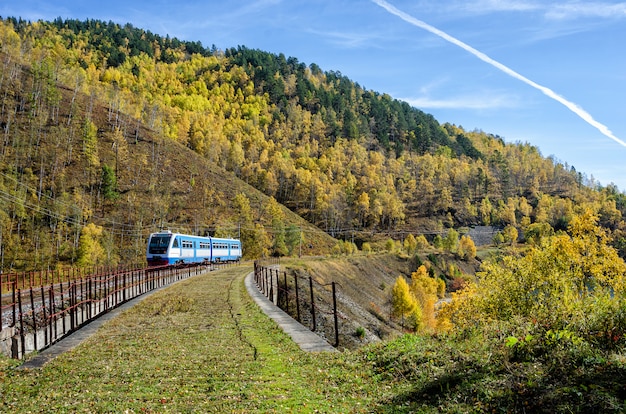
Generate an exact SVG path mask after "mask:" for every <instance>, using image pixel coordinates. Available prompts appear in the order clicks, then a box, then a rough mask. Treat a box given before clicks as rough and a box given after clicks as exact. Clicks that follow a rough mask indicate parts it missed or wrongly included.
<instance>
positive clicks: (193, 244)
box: [146, 230, 242, 267]
mask: <svg viewBox="0 0 626 414" xmlns="http://www.w3.org/2000/svg"><path fill="white" fill-rule="evenodd" d="M241 253H242V249H241V241H239V240H237V239H226V238H216V237H200V236H192V235H188V234H181V233H172V232H171V231H169V230H167V231H160V232H158V233H152V234H151V235H150V237H149V238H148V247H147V252H146V259H147V261H148V266H151V267H152V266H167V265H178V264H200V263H220V262H236V261H239V260H240V259H241Z"/></svg>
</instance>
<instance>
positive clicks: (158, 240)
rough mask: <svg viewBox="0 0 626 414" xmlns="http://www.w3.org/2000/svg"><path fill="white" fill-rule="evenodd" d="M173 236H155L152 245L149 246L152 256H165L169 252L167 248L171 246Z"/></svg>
mask: <svg viewBox="0 0 626 414" xmlns="http://www.w3.org/2000/svg"><path fill="white" fill-rule="evenodd" d="M171 238H172V235H171V234H159V235H154V236H152V238H151V239H150V245H149V246H148V252H149V253H152V254H163V253H165V251H166V250H167V246H169V244H170V239H171Z"/></svg>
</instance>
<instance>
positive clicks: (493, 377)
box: [0, 266, 626, 413]
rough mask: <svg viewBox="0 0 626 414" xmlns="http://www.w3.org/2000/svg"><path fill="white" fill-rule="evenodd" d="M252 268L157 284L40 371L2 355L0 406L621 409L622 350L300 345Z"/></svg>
mask: <svg viewBox="0 0 626 414" xmlns="http://www.w3.org/2000/svg"><path fill="white" fill-rule="evenodd" d="M250 270H251V269H250V267H247V266H241V267H235V268H231V269H226V270H221V271H217V272H213V273H209V274H207V275H203V276H198V277H194V278H191V279H188V280H186V281H182V282H179V283H178V284H176V285H174V286H172V287H170V288H168V289H166V290H164V291H161V292H158V293H156V294H154V295H153V296H151V297H149V298H147V299H145V300H144V301H143V302H141V303H140V304H138V305H137V306H135V307H134V308H132V309H130V310H128V311H126V312H124V313H123V314H122V315H121V316H119V317H117V318H116V319H114V320H112V321H110V322H109V323H107V324H106V325H104V326H103V327H102V328H101V329H100V330H99V331H98V332H97V333H96V334H95V335H94V336H93V337H91V338H90V339H89V340H88V341H87V342H85V343H83V344H82V345H81V346H79V347H77V348H76V349H74V350H73V351H71V352H68V353H66V354H63V355H62V356H60V357H58V358H57V359H55V360H53V361H51V362H50V363H48V364H47V365H46V366H45V367H44V368H43V369H41V370H17V369H15V367H16V366H17V365H19V364H20V362H19V361H12V360H9V359H0V412H11V413H22V412H55V413H56V412H86V413H87V412H88V413H92V412H136V413H140V412H159V413H160V412H199V413H204V412H216V413H254V412H259V413H267V412H280V413H282V412H296V413H307V412H322V413H441V412H444V413H474V412H475V413H482V412H490V413H491V412H550V413H552V412H624V410H626V404H625V402H624V401H625V398H626V385H625V384H626V358H625V357H624V353H623V352H622V353H619V352H616V353H614V354H613V355H611V356H608V357H606V358H592V357H593V355H586V357H587V358H586V359H584V360H581V359H579V358H577V356H576V355H573V356H572V355H571V354H567V353H563V354H558V355H557V354H552V356H554V357H559V360H558V361H556V360H554V359H542V358H534V359H529V358H528V359H519V358H515V357H514V356H513V355H512V353H511V350H510V349H509V348H507V346H506V345H505V341H503V340H502V338H498V337H497V336H495V335H484V334H483V333H480V332H478V333H476V334H475V335H466V336H465V337H453V336H445V335H439V336H417V335H405V336H402V337H401V338H399V339H397V340H394V341H389V342H381V343H379V344H375V345H369V346H366V347H363V348H362V349H360V350H358V351H352V352H351V351H346V352H343V353H336V354H331V353H323V354H309V353H304V352H302V351H301V350H300V349H299V348H298V346H297V345H295V344H294V343H293V342H292V341H291V339H290V338H289V337H288V336H287V335H286V334H284V333H283V332H282V331H281V330H280V329H279V328H278V327H277V326H276V325H275V324H274V323H273V322H272V321H271V320H269V319H268V318H267V317H266V316H265V315H264V314H262V313H261V312H260V310H259V309H258V307H257V306H256V305H255V304H254V303H253V302H252V301H251V299H250V298H249V297H248V295H247V293H246V291H245V287H244V285H243V276H244V275H245V274H247V273H248V272H249V271H250ZM622 351H623V349H622ZM560 362H563V363H560Z"/></svg>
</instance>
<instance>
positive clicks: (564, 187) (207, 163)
mask: <svg viewBox="0 0 626 414" xmlns="http://www.w3.org/2000/svg"><path fill="white" fill-rule="evenodd" d="M0 41H1V43H2V45H3V46H2V55H1V56H0V58H1V59H2V68H1V69H2V77H1V78H0V97H1V99H2V105H1V106H0V125H1V126H2V128H3V140H2V147H1V148H0V154H1V158H0V167H1V169H2V172H3V174H4V175H3V176H2V183H1V184H2V186H3V188H2V191H3V194H4V196H3V199H2V200H1V202H2V203H3V205H2V207H3V210H2V211H3V215H2V217H0V221H1V225H2V233H1V234H2V242H3V243H2V246H3V248H2V252H1V253H2V254H1V260H0V261H1V263H0V267H2V268H3V269H25V268H32V267H51V266H56V265H57V264H59V265H63V264H68V263H75V262H76V261H79V260H80V257H79V256H80V254H79V244H80V243H79V242H80V231H81V227H82V226H83V225H85V224H87V223H89V222H91V221H94V222H96V224H98V225H99V226H101V227H102V228H103V233H102V237H101V238H102V239H101V240H100V243H101V244H102V246H103V250H104V253H103V254H102V255H101V257H99V258H97V261H98V262H99V263H109V264H110V263H115V262H119V261H134V260H140V258H141V256H142V254H143V246H142V245H143V239H144V238H145V236H146V235H147V233H148V232H149V231H150V230H154V229H158V228H163V227H169V228H172V229H179V230H185V231H191V232H194V233H196V232H197V233H203V232H205V231H207V230H208V231H210V232H212V233H213V234H225V235H228V234H231V235H232V234H235V232H237V234H241V235H242V238H245V239H246V243H245V244H246V245H247V247H248V249H249V251H248V253H249V255H248V257H259V256H261V255H263V254H275V255H284V254H289V253H290V250H291V253H293V251H294V246H295V244H298V247H300V246H303V247H304V251H303V253H304V254H308V253H318V252H324V251H328V250H327V249H328V248H329V247H330V246H332V245H333V244H334V242H333V241H332V240H331V238H329V237H328V236H323V235H321V233H319V232H318V231H317V230H316V228H319V229H321V230H323V231H324V232H325V233H326V234H327V235H330V236H332V237H335V238H340V239H349V240H351V241H352V240H354V242H355V243H356V244H357V245H358V246H361V245H362V244H363V243H364V242H372V241H373V242H381V241H382V242H384V240H386V239H387V238H389V237H392V238H394V239H395V240H400V241H402V240H403V239H404V238H405V237H406V236H407V235H408V234H415V235H418V234H423V235H425V236H426V237H428V239H429V241H433V239H434V238H435V237H436V236H437V235H444V234H445V233H446V232H447V231H448V229H450V228H455V229H460V230H462V231H465V230H466V229H467V228H468V227H472V226H475V225H479V224H480V225H494V226H497V227H499V228H505V227H511V228H515V229H516V231H518V232H519V234H521V235H524V234H527V233H528V232H530V233H531V234H533V233H536V231H537V229H538V228H540V229H543V230H542V231H548V232H549V231H558V230H564V229H566V228H567V226H568V224H569V222H570V221H571V219H572V217H574V216H575V215H576V214H578V213H580V212H581V211H582V210H583V209H586V208H591V209H592V210H593V211H594V212H596V214H598V216H599V219H600V224H601V225H602V226H603V227H604V228H606V229H607V230H609V231H610V232H611V235H612V240H613V245H614V246H615V247H616V248H618V249H620V251H621V252H622V254H624V252H626V238H625V236H624V235H625V234H626V233H625V228H626V226H625V224H624V221H623V218H622V217H623V214H624V213H625V212H626V196H625V195H624V194H623V193H621V192H619V190H618V189H617V188H615V187H613V186H609V187H606V188H604V187H598V186H596V185H595V184H594V183H593V181H590V180H588V179H587V178H586V177H585V175H584V174H583V173H582V172H578V171H576V170H575V169H574V168H573V167H571V166H569V165H568V164H567V163H563V162H560V161H558V160H554V159H550V158H544V157H543V156H542V155H541V153H540V152H539V150H538V149H537V148H535V147H533V146H530V145H528V144H524V143H516V144H511V143H506V142H505V141H504V139H502V138H501V137H499V136H497V135H493V134H489V133H485V132H482V131H465V130H463V129H462V128H461V127H459V126H455V125H453V124H449V123H445V124H440V123H439V122H438V121H437V120H435V119H434V118H433V117H432V116H431V115H429V114H426V113H424V112H422V111H420V110H419V109H417V108H412V107H410V106H409V105H408V104H406V103H405V102H401V101H398V100H395V99H393V98H391V97H390V96H388V95H386V94H384V93H379V92H376V91H370V90H367V89H364V88H362V87H361V86H359V85H358V83H355V82H354V81H352V80H350V79H348V78H346V77H345V76H342V75H341V74H340V73H337V72H333V71H327V72H324V71H322V69H321V68H319V67H318V66H317V65H315V64H314V63H312V64H310V65H308V66H307V65H305V64H304V63H301V62H299V61H298V60H297V59H296V58H292V57H290V58H286V57H285V56H283V55H273V54H269V53H266V52H262V51H258V50H250V49H247V48H245V47H239V48H232V49H228V50H225V51H221V50H216V49H214V48H213V49H210V50H209V49H206V48H204V47H202V45H200V44H199V43H198V42H182V41H179V40H177V39H171V38H169V37H162V36H159V35H156V34H153V33H150V32H146V31H144V30H142V29H138V28H134V27H132V26H131V25H125V26H120V25H117V24H114V23H112V22H109V23H106V22H102V21H97V20H88V21H84V22H80V21H75V20H67V21H66V20H62V19H57V20H55V21H54V22H25V21H23V20H18V19H11V18H9V19H5V20H2V22H0ZM192 152H193V153H192ZM244 183H245V184H247V185H244ZM252 188H254V189H255V191H253V190H252ZM240 193H242V194H244V196H245V197H237V195H238V194H240ZM261 194H263V196H262V195H261ZM281 206H286V207H288V208H289V211H290V212H293V213H295V215H293V214H292V213H290V212H289V211H287V210H286V209H284V208H283V207H281ZM33 211H36V212H37V214H29V212H33ZM296 215H297V216H299V217H301V218H298V217H296ZM307 222H308V223H311V225H307V224H306V223H307ZM301 226H302V229H303V230H306V231H305V232H304V242H303V243H301V244H300V238H299V237H297V236H296V237H294V235H299V234H300V233H301V231H300V228H301ZM546 226H547V227H546ZM548 228H549V230H548ZM522 239H523V236H522ZM285 242H286V244H289V246H286V245H285V246H283V244H284V243H285ZM120 246H123V247H120ZM85 256H86V255H84V254H83V256H82V257H83V258H84V257H85ZM26 257H28V258H29V260H28V262H27V261H26V260H25V258H26ZM33 258H34V259H33Z"/></svg>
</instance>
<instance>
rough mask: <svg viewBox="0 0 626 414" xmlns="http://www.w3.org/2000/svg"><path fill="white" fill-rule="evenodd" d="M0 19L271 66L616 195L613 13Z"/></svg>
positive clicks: (459, 8)
mask: <svg viewBox="0 0 626 414" xmlns="http://www.w3.org/2000/svg"><path fill="white" fill-rule="evenodd" d="M0 15H1V16H3V17H6V16H16V17H22V18H24V19H28V20H38V19H44V20H52V19H54V18H56V17H59V16H60V17H63V18H77V19H81V20H82V19H85V18H94V19H99V20H105V21H108V20H112V21H114V22H117V23H120V24H124V23H127V22H130V23H132V24H133V25H134V26H135V27H139V28H143V29H147V30H150V31H152V32H154V33H157V34H160V35H166V34H169V35H170V36H171V37H178V38H180V39H184V40H190V41H201V42H202V44H203V45H204V46H207V47H210V46H211V45H215V46H217V47H218V48H220V49H225V48H229V47H236V46H238V45H244V46H246V47H249V48H257V49H262V50H265V51H268V52H272V53H283V54H285V55H286V56H288V57H289V56H293V57H296V58H297V59H298V60H299V61H300V62H303V63H306V64H310V63H316V64H318V65H319V66H320V67H321V68H322V69H323V70H334V71H339V72H341V73H342V74H343V75H346V76H348V77H349V78H350V79H352V80H353V81H355V82H358V83H359V84H360V85H361V86H363V87H365V88H367V89H371V90H375V91H378V92H381V93H388V94H389V95H391V96H392V97H394V98H397V99H402V100H405V101H407V102H409V103H410V104H412V105H413V106H415V107H417V108H419V109H421V110H423V111H425V112H428V113H431V114H433V115H434V116H435V118H436V119H437V120H438V121H439V122H442V123H443V122H450V123H453V124H456V125H461V126H463V127H464V128H465V129H466V130H474V129H480V130H483V131H485V132H489V133H492V134H496V135H499V136H501V137H502V138H504V139H505V140H506V141H508V142H517V141H521V142H529V143H531V144H532V145H535V146H537V147H538V148H539V149H540V151H541V153H542V154H543V155H544V156H553V157H555V158H556V159H558V160H560V161H561V162H564V163H567V164H568V165H570V166H574V167H575V168H576V169H577V170H578V171H580V172H582V173H584V174H586V175H587V176H588V177H593V178H595V179H596V180H597V181H599V182H600V183H601V184H603V185H607V184H609V183H614V184H616V185H617V186H618V187H619V188H620V190H622V191H624V190H626V143H625V141H626V105H625V104H624V98H625V97H626V53H624V50H625V49H624V44H623V42H624V39H626V2H617V1H569V0H559V1H546V0H463V1H462V0H412V1H409V0H309V1H300V0H258V1H240V0H230V1H211V0H209V1H207V0H204V1H202V0H193V1H185V0H179V1H177V2H172V1H165V0H152V1H143V0H140V1H133V0H127V1H119V0H108V1H102V2H88V1H83V0H80V1H79V0H56V1H41V0H19V1H15V0H10V1H9V0H0Z"/></svg>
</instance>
